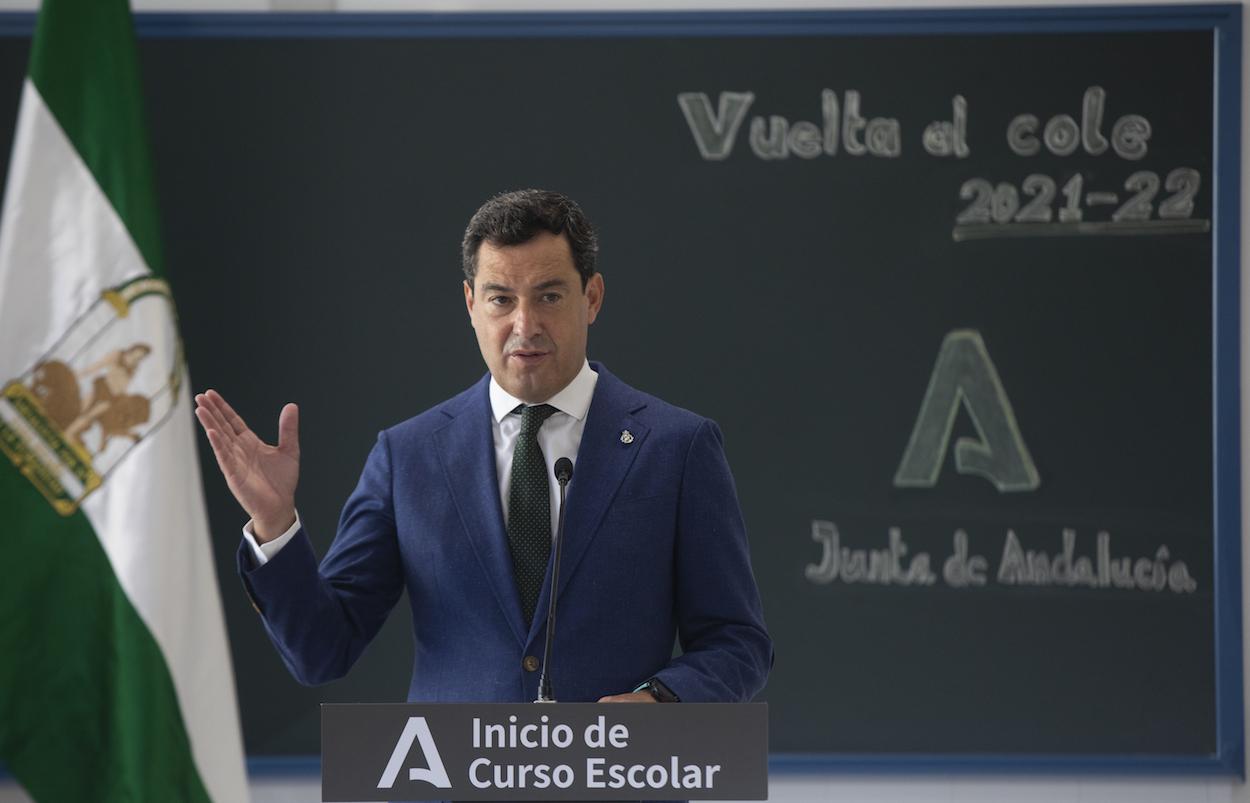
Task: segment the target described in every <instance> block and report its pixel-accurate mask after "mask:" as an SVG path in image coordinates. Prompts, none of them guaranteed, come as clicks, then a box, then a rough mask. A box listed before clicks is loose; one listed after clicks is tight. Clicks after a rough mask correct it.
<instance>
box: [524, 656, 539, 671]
mask: <svg viewBox="0 0 1250 803" xmlns="http://www.w3.org/2000/svg"><path fill="white" fill-rule="evenodd" d="M521 666H523V667H525V671H526V672H537V671H538V659H537V658H535V657H534V656H532V655H527V656H525V660H524V661H522V662H521Z"/></svg>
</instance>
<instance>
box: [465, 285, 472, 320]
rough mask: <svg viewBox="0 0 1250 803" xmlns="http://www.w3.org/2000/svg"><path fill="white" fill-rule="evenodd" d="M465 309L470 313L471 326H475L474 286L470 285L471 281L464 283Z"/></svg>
mask: <svg viewBox="0 0 1250 803" xmlns="http://www.w3.org/2000/svg"><path fill="white" fill-rule="evenodd" d="M464 308H465V310H466V311H468V313H469V325H470V326H472V325H473V285H471V284H469V280H468V279H466V280H465V281H464Z"/></svg>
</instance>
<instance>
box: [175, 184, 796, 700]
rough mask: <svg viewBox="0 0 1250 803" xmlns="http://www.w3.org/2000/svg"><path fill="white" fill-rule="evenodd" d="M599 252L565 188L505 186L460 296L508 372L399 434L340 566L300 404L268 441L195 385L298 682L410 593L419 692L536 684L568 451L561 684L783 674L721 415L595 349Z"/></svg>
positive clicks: (389, 445)
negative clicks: (628, 375) (668, 399)
mask: <svg viewBox="0 0 1250 803" xmlns="http://www.w3.org/2000/svg"><path fill="white" fill-rule="evenodd" d="M597 250H598V248H597V240H596V237H595V232H594V229H593V228H592V227H591V225H590V224H589V222H588V221H587V220H586V219H585V216H584V215H583V213H582V211H581V209H580V208H579V207H578V206H577V204H575V203H574V202H573V201H572V200H570V199H569V198H567V197H565V196H562V195H559V194H557V193H551V192H544V191H539V190H522V191H519V192H513V193H506V194H504V195H500V196H496V197H495V198H492V199H491V200H490V201H488V202H487V203H486V204H485V205H483V207H482V208H481V209H479V210H478V212H477V213H476V214H475V215H474V216H473V219H472V220H471V221H470V223H469V227H468V230H467V231H466V233H465V237H464V244H463V262H464V271H465V282H464V298H465V306H466V308H467V310H468V314H469V320H470V322H471V323H472V326H473V329H474V330H475V332H476V334H477V340H478V345H479V347H480V349H481V352H482V357H483V359H484V360H485V362H486V365H487V368H488V369H489V373H488V374H487V375H486V376H484V377H483V378H482V380H481V381H479V382H477V383H476V384H475V385H474V386H472V387H470V388H469V389H467V390H465V391H464V392H462V393H460V394H459V395H457V396H455V397H453V398H451V399H449V400H448V401H446V402H443V403H442V404H440V405H437V406H436V407H434V408H432V409H430V410H427V411H426V412H424V413H422V414H420V415H418V416H416V417H415V418H412V419H409V420H408V421H405V422H403V423H401V424H399V425H397V426H395V427H392V428H390V429H387V430H385V431H383V432H382V433H380V434H379V436H378V441H377V444H376V445H375V446H374V449H373V451H372V452H371V453H370V455H369V458H368V460H367V462H366V464H365V468H364V471H363V472H362V475H361V478H360V483H359V484H358V486H357V487H356V490H355V491H354V492H353V493H352V495H351V497H350V498H349V499H348V501H347V504H346V505H345V506H344V509H343V514H342V518H341V520H340V522H339V530H338V534H337V536H336V538H335V540H334V543H333V544H332V546H331V547H330V551H329V552H328V553H327V555H326V556H325V558H324V560H322V561H321V563H320V566H318V563H317V560H316V558H315V556H314V554H313V551H312V548H311V546H310V544H309V541H308V538H307V536H306V535H305V534H304V532H303V526H302V522H300V521H299V519H298V517H297V515H296V512H295V488H296V484H297V480H298V476H299V442H298V409H297V408H296V406H295V405H293V404H288V405H286V406H285V407H284V408H283V410H282V412H281V415H280V417H279V425H278V429H279V436H278V444H277V445H276V446H270V445H268V444H265V443H263V442H261V441H260V440H259V439H258V438H257V437H256V436H255V434H253V433H252V431H251V430H250V429H249V428H248V427H247V425H246V424H245V423H244V422H243V420H242V419H241V418H240V417H239V416H238V415H237V414H236V413H235V412H234V410H232V409H231V408H230V406H229V405H228V404H227V403H226V401H225V400H224V399H223V398H222V397H221V396H220V395H219V394H218V393H216V392H215V391H211V390H210V391H208V392H207V393H204V394H199V395H197V396H196V403H197V408H196V416H197V418H198V419H199V421H200V423H201V424H202V426H203V427H204V429H205V431H206V433H207V435H208V439H209V441H210V443H211V444H212V447H213V451H214V453H215V455H216V457H217V461H218V464H219V465H220V467H221V469H222V473H223V474H224V476H225V478H226V482H227V484H228V485H229V487H230V490H231V491H232V492H233V493H234V495H235V498H236V499H238V501H239V503H240V504H241V505H242V506H243V508H244V509H245V510H246V511H247V512H248V513H249V515H250V516H251V521H250V522H248V525H247V526H246V527H245V528H244V533H245V540H244V543H243V544H242V545H241V546H240V550H239V569H240V573H241V575H242V577H243V579H244V583H245V585H246V587H247V589H248V591H249V593H250V595H251V596H252V598H253V601H254V602H255V604H256V606H257V608H258V610H259V611H260V612H261V614H262V615H263V617H264V621H265V626H266V628H267V629H268V631H269V634H270V636H271V638H272V639H273V642H274V644H275V645H276V646H277V648H278V650H279V652H280V653H281V655H282V657H283V660H284V661H285V662H286V664H287V666H288V668H289V669H290V670H291V672H292V673H293V674H294V675H295V677H296V678H298V679H299V680H300V681H301V682H303V683H310V684H312V683H323V682H326V681H329V680H333V679H335V678H338V677H341V676H342V675H343V674H345V673H346V672H347V671H348V669H349V668H350V667H351V665H352V664H353V662H354V661H355V660H356V658H357V657H358V656H359V655H360V653H361V651H362V650H363V649H364V647H365V645H366V644H367V643H368V642H369V641H370V639H372V638H373V636H374V635H375V634H376V633H377V631H378V628H379V627H381V625H382V622H383V620H384V619H385V618H386V616H387V615H388V613H389V612H390V610H391V608H392V607H393V606H394V604H395V602H396V601H397V600H398V599H399V597H400V595H401V593H402V592H403V591H404V590H407V591H408V596H409V601H410V603H411V606H412V617H413V630H414V633H413V635H414V640H415V646H416V655H415V660H414V665H413V672H412V682H411V686H410V688H409V695H408V696H409V699H410V700H421V701H438V702H449V701H486V702H520V701H529V700H533V699H535V696H536V694H537V687H538V672H537V670H538V668H539V661H538V656H540V655H542V649H543V640H544V638H545V632H546V617H545V615H544V613H545V611H546V610H547V604H548V600H549V598H550V595H551V593H552V589H551V568H550V560H549V558H550V554H551V549H550V542H551V533H552V532H554V530H555V527H556V524H557V518H556V511H557V507H558V490H557V484H556V483H555V482H554V481H553V480H552V479H551V477H552V467H553V466H554V464H555V462H556V461H557V460H558V459H559V458H561V457H568V458H570V459H571V460H573V461H574V462H575V470H574V473H573V479H572V482H571V484H570V485H569V487H568V502H567V514H566V529H565V545H564V548H563V556H562V560H561V567H560V576H559V583H558V586H559V587H558V597H557V599H558V604H559V617H558V628H557V630H556V636H555V642H554V647H553V655H554V659H553V663H554V666H553V667H552V670H551V671H552V681H553V687H554V690H555V696H556V698H557V699H559V700H561V701H566V702H578V701H595V700H600V701H604V702H618V701H619V702H635V701H636V702H653V701H660V702H669V701H681V700H685V701H690V702H732V701H745V700H749V699H751V697H752V696H754V695H755V693H756V692H758V691H759V690H760V689H761V688H762V687H763V685H764V681H765V679H766V677H767V674H768V670H769V668H770V666H771V664H772V643H771V641H770V639H769V637H768V634H767V632H766V631H765V629H764V622H763V616H762V612H761V607H760V600H759V592H758V590H757V588H756V585H755V580H754V578H753V576H752V574H751V567H750V558H749V551H748V547H747V539H746V533H745V529H744V526H743V520H742V514H741V512H740V509H739V505H738V499H737V495H736V492H735V490H734V485H733V478H732V477H731V475H730V472H729V467H728V465H727V463H726V460H725V455H724V451H723V449H722V446H721V433H720V430H719V429H718V428H717V426H716V424H715V423H713V422H712V421H710V420H708V419H705V418H701V417H699V416H697V415H695V414H693V413H690V412H687V411H685V410H681V409H679V408H676V407H673V406H672V405H669V404H666V403H665V402H663V401H661V400H659V399H657V398H655V397H654V396H649V395H647V394H645V393H642V392H640V391H637V390H635V389H633V388H631V387H629V386H628V385H626V384H625V383H624V382H622V381H620V380H619V379H617V378H616V377H614V376H613V375H612V374H611V373H609V372H608V371H607V369H606V368H604V367H603V366H602V365H599V364H596V363H590V362H588V361H587V359H586V340H587V329H588V327H589V326H590V324H591V323H593V322H594V320H595V317H596V316H597V315H598V313H599V310H600V308H601V306H602V304H603V297H604V284H603V277H602V276H601V275H600V274H598V273H596V272H595V258H596V255H597ZM674 639H677V640H678V641H679V642H680V645H681V650H680V654H679V655H678V656H677V657H673V644H674Z"/></svg>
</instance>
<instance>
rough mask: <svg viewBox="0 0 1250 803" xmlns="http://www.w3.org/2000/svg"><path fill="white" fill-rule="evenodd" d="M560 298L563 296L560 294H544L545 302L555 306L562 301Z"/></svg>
mask: <svg viewBox="0 0 1250 803" xmlns="http://www.w3.org/2000/svg"><path fill="white" fill-rule="evenodd" d="M560 298H561V296H560V294H559V293H544V294H543V301H545V302H546V303H548V304H555V303H556V302H557V301H559V300H560Z"/></svg>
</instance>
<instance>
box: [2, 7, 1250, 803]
mask: <svg viewBox="0 0 1250 803" xmlns="http://www.w3.org/2000/svg"><path fill="white" fill-rule="evenodd" d="M1241 2H1242V6H1243V9H1244V8H1245V6H1246V0H1241ZM1099 4H1100V5H1111V4H1115V5H1130V4H1134V5H1137V4H1140V3H1130V2H1125V0H1110V1H1108V0H1103V2H1100V3H1099ZM37 5H38V3H37V2H36V1H35V0H0V11H17V10H32V9H34V8H36V7H37ZM133 5H134V8H135V9H136V10H137V11H279V12H280V11H334V10H338V11H352V12H362V11H391V12H394V11H521V10H562V11H579V10H640V9H649V10H677V9H697V10H713V9H768V10H781V9H797V8H805V9H812V8H844V9H845V8H859V9H864V8H942V7H967V6H1039V5H1044V6H1059V5H1078V4H1074V3H1056V2H1048V1H1047V0H961V1H960V2H949V1H944V0H878V1H877V2H873V3H868V2H864V1H863V0H860V2H846V1H843V2H839V0H783V1H782V2H768V0H522V2H508V1H507V0H216V1H214V0H133ZM1243 13H1245V12H1244V11H1243ZM1246 22H1247V24H1246V26H1245V27H1246V30H1247V31H1250V20H1247V21H1246ZM1242 39H1243V41H1242V52H1243V54H1248V55H1250V36H1247V35H1246V32H1244V31H1243V35H1242ZM1242 85H1243V89H1248V90H1250V58H1247V57H1246V56H1243V63H1242ZM1242 106H1243V108H1242V132H1243V138H1242V147H1241V163H1242V171H1241V209H1242V214H1241V230H1242V231H1243V232H1250V203H1247V200H1248V196H1247V187H1250V153H1247V150H1248V149H1247V147H1246V144H1247V135H1248V134H1250V113H1248V111H1250V102H1245V101H1243V104H1242ZM1244 240H1245V237H1244V235H1243V242H1244ZM1246 254H1247V248H1246V246H1245V245H1243V247H1242V259H1241V275H1242V290H1241V308H1242V320H1243V325H1242V332H1241V353H1242V375H1243V376H1245V375H1246V366H1247V364H1250V326H1247V325H1246V324H1245V321H1246V317H1247V314H1248V312H1250V304H1247V301H1248V300H1250V275H1248V273H1247V265H1248V264H1250V259H1247V256H1246ZM1241 415H1242V421H1243V422H1246V423H1245V424H1243V431H1242V439H1241V441H1242V443H1241V453H1242V465H1243V467H1244V466H1250V461H1248V460H1247V459H1246V456H1247V454H1248V447H1250V437H1248V435H1247V433H1248V432H1250V394H1246V393H1244V392H1243V394H1242V397H1241ZM1248 489H1250V470H1247V469H1246V468H1243V471H1242V499H1243V500H1245V499H1248V498H1250V494H1247V493H1246V491H1247V490H1248ZM1248 523H1250V504H1245V503H1243V506H1242V532H1243V533H1244V532H1247V529H1248V528H1247V524H1248ZM1242 576H1243V578H1250V548H1245V547H1243V554H1242ZM1248 590H1250V582H1244V581H1243V589H1242V593H1243V605H1242V610H1243V611H1244V610H1246V605H1245V603H1244V599H1250V593H1248ZM1247 643H1250V640H1248V641H1247ZM1243 651H1244V652H1245V653H1246V655H1245V662H1246V666H1247V667H1250V650H1244V648H1243ZM1246 699H1247V701H1250V686H1248V687H1247V692H1246ZM1247 721H1250V713H1248V715H1247ZM1248 763H1250V762H1248ZM769 786H770V799H771V800H774V801H782V803H806V802H807V801H826V800H827V801H838V803H1234V801H1235V802H1236V803H1250V788H1248V787H1247V786H1246V785H1245V784H1243V783H1240V782H1238V781H1232V780H1226V779H1202V778H1194V779H1184V778H1181V779H1177V778H1168V779H1162V780H1155V779H1145V780H1143V779H1115V778H1054V777H1044V778H1023V777H1006V778H985V777H953V776H949V775H943V776H920V777H917V776H909V777H906V778H891V777H862V776H855V777H844V776H843V777H840V776H836V775H824V776H822V775H803V776H799V775H784V776H775V777H773V778H772V779H771V781H770V785H769ZM253 794H254V798H253V799H254V803H309V802H310V801H317V800H320V797H321V796H320V785H319V782H318V781H317V780H315V779H306V778H303V779H300V778H288V779H282V778H265V779H257V780H256V781H255V782H254V784H253ZM28 801H29V798H27V797H26V796H25V795H24V794H23V793H22V792H21V790H20V789H18V788H17V787H16V786H15V785H14V784H13V783H12V782H0V803H28ZM221 803H233V802H232V801H222V802H221Z"/></svg>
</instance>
